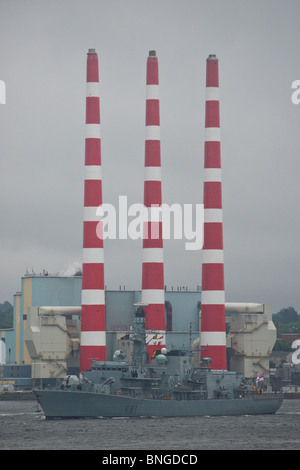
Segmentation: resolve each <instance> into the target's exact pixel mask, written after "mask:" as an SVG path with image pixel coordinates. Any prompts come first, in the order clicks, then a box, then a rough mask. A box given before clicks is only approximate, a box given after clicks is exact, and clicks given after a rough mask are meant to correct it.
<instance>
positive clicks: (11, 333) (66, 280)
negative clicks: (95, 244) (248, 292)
mask: <svg viewBox="0 0 300 470" xmlns="http://www.w3.org/2000/svg"><path fill="white" fill-rule="evenodd" d="M81 282H82V278H81V276H80V275H78V276H70V277H64V276H60V275H48V274H47V273H45V272H44V273H43V274H41V275H25V276H23V277H22V279H21V290H20V291H19V292H16V294H15V295H14V305H13V321H14V323H13V328H12V329H7V330H2V331H1V340H2V341H3V343H4V348H5V363H6V366H5V369H3V370H4V372H3V370H2V374H1V373H0V375H2V376H5V375H6V373H8V372H7V371H9V374H10V376H11V377H14V378H15V376H16V375H18V376H20V377H21V376H22V375H24V374H25V372H21V370H20V367H21V366H24V371H25V366H26V371H27V372H26V374H28V370H29V369H28V367H30V365H31V357H30V354H29V353H28V350H27V347H26V343H25V330H26V326H27V319H28V318H27V315H28V312H29V311H30V308H31V307H42V306H56V307H60V306H70V307H72V306H74V307H80V305H81ZM200 300H201V292H200V288H198V289H197V290H196V291H189V290H187V288H176V289H173V288H172V289H171V290H165V314H166V330H167V331H166V340H167V345H168V344H169V346H171V344H172V345H174V346H178V347H181V346H183V345H184V346H186V347H189V345H190V342H191V341H193V340H194V339H196V338H197V337H198V336H199V309H200ZM140 301H141V291H138V290H137V291H127V290H122V289H121V287H120V290H106V291H105V303H106V330H107V358H108V359H111V358H112V356H113V352H114V350H115V349H117V347H118V344H117V333H118V332H123V333H124V332H125V333H126V332H128V331H130V328H131V326H132V318H133V312H134V309H135V307H134V304H135V303H138V302H140ZM78 321H79V319H78ZM119 336H120V335H119ZM2 347H3V344H2ZM8 367H10V368H8ZM16 367H18V372H16V371H17V369H16ZM12 368H13V370H11V369H12ZM5 370H6V372H5ZM26 374H25V375H26ZM1 378H3V379H4V377H1V376H0V383H1Z"/></svg>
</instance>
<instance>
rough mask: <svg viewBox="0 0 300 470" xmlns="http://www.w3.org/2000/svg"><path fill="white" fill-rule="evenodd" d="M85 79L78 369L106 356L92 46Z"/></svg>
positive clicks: (96, 96)
mask: <svg viewBox="0 0 300 470" xmlns="http://www.w3.org/2000/svg"><path fill="white" fill-rule="evenodd" d="M86 82H87V83H86V138H85V181H84V221H83V259H82V299H81V304H82V307H81V340H80V370H87V369H89V368H90V365H91V362H92V360H93V359H95V360H105V359H106V333H105V292H104V254H103V240H102V239H100V238H99V237H98V236H97V233H96V228H97V225H98V224H99V223H100V222H99V219H98V220H97V217H96V210H97V207H99V206H100V205H101V204H102V175H101V137H100V98H99V71H98V55H97V53H96V52H95V49H89V52H88V55H87V78H86ZM101 223H102V222H101ZM98 233H99V226H98Z"/></svg>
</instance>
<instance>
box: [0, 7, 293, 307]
mask: <svg viewBox="0 0 300 470" xmlns="http://www.w3.org/2000/svg"><path fill="white" fill-rule="evenodd" d="M299 44H300V2H299V0H286V1H281V0H280V1H278V0H270V1H269V0H258V1H257V0H252V1H251V2H250V1H243V0H207V1H204V0H184V1H183V0H152V1H151V2H149V1H144V0H85V1H82V0H59V1H58V0H52V1H44V0H39V1H35V0H24V1H23V0H14V1H11V0H0V80H2V81H4V82H5V84H6V104H0V157H1V172H0V191H1V198H0V221H1V229H0V243H1V246H0V263H1V264H0V266H1V272H0V302H4V301H5V300H8V301H10V302H13V294H14V293H15V292H16V291H18V290H20V287H21V277H22V276H23V275H24V274H25V272H26V269H28V271H29V272H31V271H32V269H33V270H34V272H35V273H40V272H42V270H43V269H46V270H47V271H48V272H49V273H58V272H60V273H71V272H72V269H74V267H76V266H80V263H81V250H82V216H83V175H84V138H85V124H84V122H85V80H86V54H87V51H88V49H89V48H95V49H96V51H97V53H98V55H99V71H100V82H101V85H100V93H101V97H100V99H101V136H102V168H103V199H104V202H109V203H112V204H117V201H118V197H119V196H120V195H127V196H128V202H129V204H132V203H136V202H142V201H143V175H144V137H145V130H144V127H145V83H146V60H147V56H148V52H149V50H151V49H154V50H156V51H157V56H158V60H159V78H160V112H161V153H162V172H163V201H164V202H166V203H168V204H171V203H175V202H178V203H180V204H183V203H191V204H196V203H202V202H203V188H202V182H203V164H204V163H203V149H204V144H203V137H204V105H205V103H204V99H205V69H206V58H207V56H208V55H209V54H216V55H217V57H218V59H219V72H220V95H221V98H220V99H221V102H220V110H221V156H222V172H223V215H224V250H225V251H224V253H225V290H226V301H231V302H237V301H245V302H264V303H270V304H272V306H273V311H274V312H276V311H278V310H279V309H281V308H283V307H287V306H290V305H291V306H293V307H295V309H296V310H297V311H298V313H300V293H299V291H300V283H299V281H300V256H299V255H300V250H299V233H300V220H299V196H300V189H299V176H300V171H299V170H300V165H299V157H300V133H299V123H300V105H295V104H293V103H292V100H291V96H292V92H293V90H292V88H291V85H292V82H293V81H294V80H300V67H299V65H300V60H299ZM164 248H165V249H164V257H165V284H166V285H167V287H168V288H171V287H172V286H173V287H174V288H175V289H176V288H177V286H187V287H188V288H189V289H195V288H196V286H197V285H201V251H186V250H185V249H184V241H181V240H170V241H167V240H166V241H165V243H164ZM141 272H142V252H141V243H140V241H132V240H127V241H126V240H123V241H118V240H109V241H107V242H106V243H105V283H106V285H107V288H108V289H115V288H117V289H118V288H119V285H122V287H123V286H124V285H125V287H126V288H127V289H140V288H141Z"/></svg>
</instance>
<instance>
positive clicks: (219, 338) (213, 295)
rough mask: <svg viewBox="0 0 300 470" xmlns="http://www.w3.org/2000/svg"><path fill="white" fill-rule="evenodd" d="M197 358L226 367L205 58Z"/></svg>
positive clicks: (214, 132)
mask: <svg viewBox="0 0 300 470" xmlns="http://www.w3.org/2000/svg"><path fill="white" fill-rule="evenodd" d="M204 140H205V144H204V243H203V253H202V256H203V258H202V295H201V334H200V344H201V358H204V357H210V358H211V359H212V363H211V367H212V369H227V361H226V330H225V292H224V256H223V215H222V176H221V151H220V115H219V71H218V59H217V57H216V56H215V55H210V56H209V57H208V59H207V61H206V103H205V138H204Z"/></svg>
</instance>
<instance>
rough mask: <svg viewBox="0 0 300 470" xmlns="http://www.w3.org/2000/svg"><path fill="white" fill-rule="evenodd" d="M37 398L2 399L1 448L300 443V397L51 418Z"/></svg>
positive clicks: (280, 446)
mask: <svg viewBox="0 0 300 470" xmlns="http://www.w3.org/2000/svg"><path fill="white" fill-rule="evenodd" d="M36 410H37V406H36V402H35V401H0V449H7V450H10V449H14V450H21V449H32V450H34V449H36V450H37V449H39V450H47V449H53V450H59V449H61V450H76V449H77V450H90V449H95V450H131V449H143V450H212V449H216V450H222V449H226V450H227V449H228V450H229V449H231V450H238V449H239V450H261V449H265V450H271V449H278V450H282V449H294V450H299V449H300V400H285V401H284V402H283V404H282V406H281V408H280V410H279V411H278V412H277V414H276V415H260V416H231V417H223V416H220V417H209V416H205V417H192V418H144V419H143V418H140V419H138V418H137V419H136V418H120V419H83V420H56V421H48V420H46V419H45V417H44V415H43V413H42V412H37V411H36Z"/></svg>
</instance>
